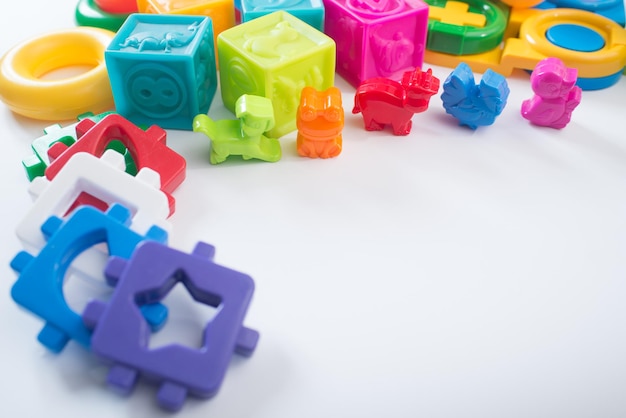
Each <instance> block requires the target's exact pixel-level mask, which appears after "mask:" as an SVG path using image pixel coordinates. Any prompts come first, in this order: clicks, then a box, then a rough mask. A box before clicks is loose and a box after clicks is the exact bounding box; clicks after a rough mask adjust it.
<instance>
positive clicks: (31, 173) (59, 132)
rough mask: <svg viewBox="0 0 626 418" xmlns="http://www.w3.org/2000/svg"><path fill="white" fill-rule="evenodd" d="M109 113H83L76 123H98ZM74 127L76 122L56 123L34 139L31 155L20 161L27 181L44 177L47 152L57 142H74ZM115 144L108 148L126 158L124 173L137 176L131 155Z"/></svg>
mask: <svg viewBox="0 0 626 418" xmlns="http://www.w3.org/2000/svg"><path fill="white" fill-rule="evenodd" d="M111 113H113V112H104V113H100V114H98V115H94V114H92V113H85V114H83V115H80V116H78V121H79V122H80V121H81V120H83V119H91V120H93V121H94V122H96V123H98V122H99V121H101V120H102V119H103V118H104V117H105V116H107V115H110V114H111ZM76 125H78V122H76V123H73V124H71V125H68V126H64V127H62V126H61V125H59V124H58V123H57V124H54V125H51V126H48V127H47V128H44V130H43V132H44V135H43V136H40V137H39V138H37V139H35V140H34V141H33V143H32V145H31V148H32V150H33V155H31V156H29V157H27V158H24V159H23V160H22V165H23V166H24V169H25V170H26V175H27V177H28V180H31V181H32V180H33V179H34V178H35V177H39V176H43V175H44V172H45V170H46V168H47V167H48V165H50V158H49V157H48V150H49V149H50V147H51V146H52V145H54V144H55V143H57V142H62V143H63V144H65V145H66V146H68V147H69V146H70V145H72V144H73V143H74V142H76ZM115 144H116V143H112V144H110V147H111V148H113V149H115V150H116V151H118V152H120V153H122V154H124V157H125V158H126V172H128V173H131V174H132V175H135V174H137V168H136V167H135V163H134V161H133V159H132V157H131V155H130V154H129V153H128V152H126V149H125V148H124V147H117V146H116V145H115Z"/></svg>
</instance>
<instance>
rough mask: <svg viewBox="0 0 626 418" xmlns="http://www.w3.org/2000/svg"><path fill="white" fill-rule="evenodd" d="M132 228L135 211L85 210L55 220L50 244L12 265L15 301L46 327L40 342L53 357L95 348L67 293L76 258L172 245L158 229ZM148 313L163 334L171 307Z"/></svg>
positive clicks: (45, 228)
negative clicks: (70, 347) (97, 248)
mask: <svg viewBox="0 0 626 418" xmlns="http://www.w3.org/2000/svg"><path fill="white" fill-rule="evenodd" d="M129 222H130V211H128V209H126V208H124V207H123V206H121V205H117V204H115V205H113V206H111V208H110V209H109V210H108V211H107V212H106V213H104V212H101V211H99V210H97V209H95V208H93V207H89V206H83V207H81V208H79V209H78V210H76V212H74V214H73V215H72V216H70V217H69V218H68V219H67V220H66V221H63V220H61V218H58V217H56V216H52V217H50V218H48V220H47V221H46V222H44V223H43V225H42V226H41V231H42V232H43V234H44V235H46V236H47V237H48V243H47V245H46V246H44V247H43V248H42V250H41V251H40V252H39V254H38V255H37V256H33V255H31V254H30V253H28V252H26V251H21V252H20V253H18V254H17V255H16V256H15V257H14V258H13V260H12V261H11V268H12V269H13V270H15V271H16V272H17V273H18V274H19V277H18V279H17V281H16V282H15V284H14V285H13V287H12V288H11V297H12V298H13V300H14V301H15V302H16V303H17V304H19V305H20V306H22V307H24V308H25V309H27V310H29V311H30V312H32V313H33V314H35V315H37V316H39V317H40V318H42V319H43V320H44V321H45V322H46V324H45V326H44V327H43V329H42V330H41V332H40V333H39V335H38V340H39V342H41V343H42V344H43V345H44V346H46V347H47V348H48V349H50V350H51V351H54V352H60V351H61V350H62V349H63V348H64V347H65V345H66V344H67V343H68V341H69V340H70V339H72V340H75V341H77V342H78V343H80V344H81V345H83V346H85V347H89V345H90V342H91V331H90V330H89V329H88V328H87V327H85V325H84V324H83V321H82V318H81V316H80V315H79V314H78V313H76V312H74V311H73V310H72V309H70V307H69V306H68V304H67V302H66V301H65V297H64V293H63V281H64V278H65V275H66V272H67V269H68V267H69V265H70V264H71V262H72V260H74V258H75V257H77V256H78V255H79V254H80V253H81V252H82V251H84V250H86V249H87V248H90V247H91V246H93V245H95V244H99V243H106V244H107V246H108V249H109V254H110V255H115V256H118V257H122V258H129V257H130V256H131V254H132V253H133V251H134V250H135V247H136V246H137V245H138V244H139V243H140V242H141V241H144V240H155V241H158V242H163V243H164V242H165V241H166V240H167V233H166V232H165V231H163V230H162V229H160V228H158V227H153V228H150V229H149V230H148V231H147V232H146V234H145V235H140V234H137V233H136V232H134V231H132V230H131V229H129V228H128V224H129ZM148 308H149V309H148V310H147V311H146V312H147V314H146V316H145V319H146V321H150V322H152V323H153V325H154V326H155V327H157V328H158V327H159V326H160V325H161V323H162V322H163V321H164V319H165V313H166V311H165V307H164V306H162V305H160V308H158V309H157V308H156V305H154V304H152V305H150V306H148ZM151 326H152V325H151Z"/></svg>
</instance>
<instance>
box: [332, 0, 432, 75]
mask: <svg viewBox="0 0 626 418" xmlns="http://www.w3.org/2000/svg"><path fill="white" fill-rule="evenodd" d="M324 8H325V11H326V17H325V23H324V28H325V29H324V32H326V34H327V35H328V36H330V37H331V38H333V39H334V40H335V43H336V44H337V63H336V65H337V72H338V73H339V74H340V75H341V76H342V77H343V78H345V79H346V80H347V81H348V82H349V83H351V84H352V85H354V86H358V85H359V84H361V82H363V81H365V80H367V79H369V78H372V77H387V78H392V79H400V78H401V76H402V73H403V72H404V71H408V70H413V69H414V68H415V67H421V66H422V62H423V59H424V49H425V47H426V36H427V26H428V5H427V4H426V3H424V2H423V1H421V0H324Z"/></svg>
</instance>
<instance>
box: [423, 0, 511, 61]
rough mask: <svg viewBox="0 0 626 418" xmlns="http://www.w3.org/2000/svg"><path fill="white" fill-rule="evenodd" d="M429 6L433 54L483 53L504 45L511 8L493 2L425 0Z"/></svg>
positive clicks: (479, 0)
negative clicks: (503, 40)
mask: <svg viewBox="0 0 626 418" xmlns="http://www.w3.org/2000/svg"><path fill="white" fill-rule="evenodd" d="M425 1H426V3H428V4H429V15H428V42H427V44H426V48H427V49H429V50H432V51H438V52H444V53H447V54H455V55H468V54H479V53H482V52H486V51H489V50H491V49H493V48H495V47H497V46H499V45H500V43H501V42H502V39H503V37H504V33H505V31H506V27H507V21H508V18H509V8H508V7H507V6H506V5H505V4H503V3H501V2H499V1H490V0H463V1H452V0H425Z"/></svg>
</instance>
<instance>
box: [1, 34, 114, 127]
mask: <svg viewBox="0 0 626 418" xmlns="http://www.w3.org/2000/svg"><path fill="white" fill-rule="evenodd" d="M113 35H114V34H113V32H110V31H107V30H104V29H100V28H91V27H78V28H72V29H65V30H62V31H56V32H50V33H47V34H45V35H40V36H37V37H35V38H31V39H29V40H27V41H24V42H22V43H20V44H18V45H16V46H14V47H13V48H12V49H11V50H9V51H8V52H7V53H6V54H5V55H4V56H3V57H2V59H0V100H2V101H3V102H4V103H6V105H7V106H8V107H9V108H10V109H11V110H12V111H13V112H15V113H18V114H20V115H23V116H27V117H29V118H33V119H42V120H54V121H59V120H70V119H73V118H75V117H76V115H77V114H81V113H85V112H89V111H92V112H96V113H99V112H103V111H105V110H109V109H112V108H113V96H112V94H111V87H110V85H109V78H108V77H107V68H106V66H105V64H104V50H105V49H106V47H107V46H108V45H109V43H110V42H111V39H112V38H113ZM80 65H89V66H93V68H92V69H90V70H88V71H87V72H85V73H83V74H79V75H76V76H71V77H67V78H63V79H57V80H48V79H44V78H42V76H44V75H45V74H47V73H49V72H51V71H54V70H59V69H62V68H66V67H72V66H80Z"/></svg>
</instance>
